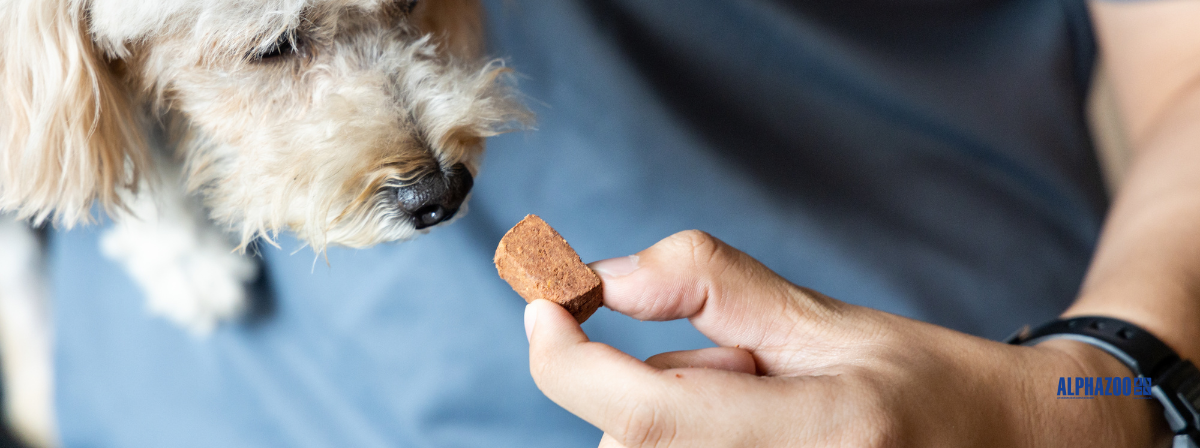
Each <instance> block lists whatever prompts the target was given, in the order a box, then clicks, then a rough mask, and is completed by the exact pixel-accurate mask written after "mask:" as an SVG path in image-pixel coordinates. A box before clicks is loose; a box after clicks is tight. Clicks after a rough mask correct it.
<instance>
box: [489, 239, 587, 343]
mask: <svg viewBox="0 0 1200 448" xmlns="http://www.w3.org/2000/svg"><path fill="white" fill-rule="evenodd" d="M493 261H495V263H496V270H497V271H499V272H500V278H503V279H504V281H506V282H508V284H509V286H512V289H513V290H515V291H517V294H520V295H521V297H523V298H525V301H526V302H533V301H534V300H537V299H546V300H549V301H551V302H554V303H557V304H559V305H562V306H563V308H566V309H567V311H569V312H570V313H571V315H572V316H575V320H577V321H579V323H583V321H585V320H587V318H588V317H591V316H592V313H594V312H596V309H598V308H600V305H601V304H602V303H603V302H604V298H603V289H602V288H603V287H602V286H601V284H600V276H598V275H596V273H595V272H592V270H591V269H589V268H588V267H587V265H585V264H583V261H582V260H580V259H579V254H577V253H575V250H574V249H571V245H569V244H567V240H565V239H563V237H562V235H559V234H558V232H556V231H554V229H553V228H551V227H550V225H549V224H546V221H543V220H542V218H539V217H538V216H537V215H527V216H525V219H522V220H521V222H518V223H517V225H515V226H513V228H512V229H510V230H509V231H508V233H505V234H504V238H502V239H500V246H499V247H497V248H496V258H495V259H494V260H493Z"/></svg>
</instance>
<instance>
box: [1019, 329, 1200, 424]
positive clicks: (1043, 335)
mask: <svg viewBox="0 0 1200 448" xmlns="http://www.w3.org/2000/svg"><path fill="white" fill-rule="evenodd" d="M1050 339H1071V340H1075V341H1079V342H1083V343H1086V344H1090V345H1093V346H1095V347H1097V348H1099V349H1101V350H1104V351H1105V352H1107V353H1108V354H1110V355H1113V356H1115V357H1116V358H1117V359H1119V360H1121V362H1122V363H1124V364H1125V366H1127V367H1129V370H1131V371H1133V374H1134V375H1137V376H1139V377H1146V378H1150V384H1151V385H1152V389H1151V391H1152V393H1153V394H1154V398H1155V399H1157V400H1158V401H1159V403H1162V406H1163V414H1164V415H1165V416H1166V418H1167V424H1168V425H1170V427H1171V431H1172V432H1174V433H1175V443H1174V445H1173V447H1174V448H1200V370H1197V369H1196V366H1195V365H1194V364H1192V363H1191V362H1190V361H1188V360H1185V359H1181V358H1180V357H1179V355H1178V354H1176V353H1175V351H1174V350H1171V348H1170V347H1167V344H1164V343H1163V342H1162V341H1160V340H1158V338H1156V337H1154V335H1152V334H1150V332H1148V331H1146V330H1143V329H1141V328H1139V327H1138V326H1136V325H1133V324H1131V323H1129V322H1125V321H1122V320H1119V319H1112V318H1108V317H1095V316H1088V317H1076V318H1072V319H1062V320H1056V321H1053V322H1050V323H1048V324H1045V325H1042V326H1041V327H1038V328H1035V329H1033V330H1030V329H1029V326H1026V327H1024V328H1022V329H1021V330H1020V331H1017V332H1016V333H1015V334H1013V335H1012V336H1010V337H1009V338H1008V340H1007V341H1006V342H1008V343H1009V344H1017V345H1034V344H1037V343H1040V342H1043V341H1047V340H1050Z"/></svg>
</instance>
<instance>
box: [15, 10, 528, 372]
mask: <svg viewBox="0 0 1200 448" xmlns="http://www.w3.org/2000/svg"><path fill="white" fill-rule="evenodd" d="M479 12H480V8H479V5H478V1H477V0H426V1H422V2H416V1H414V0H263V1H255V2H247V1H242V0H211V1H203V2H197V1H190V0H0V98H2V99H3V101H0V211H4V212H8V213H12V214H13V215H14V216H15V217H16V219H28V220H31V221H32V222H34V223H44V222H49V221H53V222H54V223H56V224H60V225H65V226H68V227H69V226H71V225H74V224H76V223H79V222H87V221H89V220H90V219H91V218H92V216H91V211H92V210H93V209H95V208H96V206H97V205H99V206H100V207H101V208H103V209H104V210H106V211H107V213H108V215H109V216H111V217H113V218H114V220H115V221H116V224H115V225H114V227H113V229H112V230H111V231H109V232H108V233H107V234H106V235H105V236H104V238H103V249H104V252H105V253H106V254H107V255H108V256H110V257H111V258H113V259H115V260H118V261H120V262H121V263H122V264H123V265H124V266H125V268H126V270H127V271H128V272H129V274H130V275H131V276H132V277H133V278H134V279H135V280H136V281H138V283H139V284H140V285H141V286H142V289H143V291H144V292H145V293H146V295H147V298H148V301H149V302H150V307H151V309H153V310H156V311H157V312H159V313H160V314H163V315H166V316H167V317H169V318H170V319H172V320H173V321H175V322H178V323H180V324H182V325H184V326H185V327H187V328H189V329H191V330H192V331H193V332H196V333H205V332H207V331H209V330H211V329H212V328H213V326H214V325H215V324H216V323H217V322H219V321H220V320H223V319H227V318H230V317H232V316H235V315H237V314H238V313H239V312H240V310H241V309H242V308H243V307H244V305H243V301H244V295H245V292H244V290H243V286H244V284H245V283H246V282H247V281H249V280H250V279H252V278H253V277H254V276H255V275H256V268H255V266H254V263H252V262H251V261H250V260H248V259H246V258H244V256H243V255H240V254H238V253H236V252H235V249H237V248H243V249H244V248H245V247H246V245H247V244H248V243H250V242H251V241H253V240H255V239H262V240H264V241H266V242H268V243H271V242H272V241H273V239H274V237H275V236H276V235H277V234H278V233H280V232H284V231H292V232H294V233H295V234H296V235H297V236H298V237H299V238H300V239H301V240H302V241H305V242H306V243H307V244H308V245H310V246H312V247H313V248H314V249H315V250H317V251H323V250H324V249H325V248H326V247H328V246H330V245H344V246H351V247H363V246H368V245H372V244H377V243H380V242H385V241H396V240H402V239H406V238H409V237H411V236H413V235H415V234H417V233H419V231H417V230H416V225H415V224H414V220H413V216H411V215H410V214H409V213H411V212H405V211H404V210H403V209H401V208H400V206H399V204H397V193H396V190H395V189H396V188H397V187H402V186H404V185H406V184H409V183H411V182H413V181H415V180H417V179H418V178H420V177H421V176H426V175H443V173H449V172H451V171H452V170H453V169H455V168H454V167H456V166H458V165H460V164H461V165H463V166H465V167H466V169H467V170H468V171H469V172H470V173H471V174H474V173H476V172H477V170H478V164H479V160H480V157H481V155H482V152H483V142H484V139H485V138H486V137H489V136H492V135H495V134H497V133H499V132H504V131H506V130H509V129H510V128H511V127H512V125H513V124H514V123H522V122H524V121H525V120H526V119H527V118H528V113H527V112H526V111H525V109H524V108H523V107H522V106H521V105H520V104H518V103H517V102H516V101H515V100H514V99H513V94H512V93H511V92H510V90H509V86H508V83H507V82H504V81H503V80H502V78H504V77H505V73H506V70H505V69H504V68H503V66H502V64H500V63H499V62H495V61H489V60H487V59H483V58H481V57H480V54H481V52H480V46H479V41H480V37H481V34H482V33H481V31H480V17H479ZM164 167H168V168H164ZM463 207H464V208H463V209H462V210H463V211H465V204H464V205H463ZM458 216H461V213H460V214H459V215H458ZM227 234H229V235H231V236H232V237H229V236H227ZM5 312H7V311H5ZM6 350H7V349H6ZM6 355H7V353H6Z"/></svg>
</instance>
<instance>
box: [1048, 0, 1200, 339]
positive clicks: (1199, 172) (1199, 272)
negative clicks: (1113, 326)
mask: <svg viewBox="0 0 1200 448" xmlns="http://www.w3.org/2000/svg"><path fill="white" fill-rule="evenodd" d="M1091 7H1092V14H1093V18H1094V21H1095V24H1096V30H1097V36H1098V38H1099V40H1100V44H1101V47H1102V49H1103V50H1104V58H1105V62H1106V68H1107V70H1108V71H1109V74H1110V75H1111V78H1112V80H1113V87H1114V88H1115V90H1116V93H1117V98H1118V100H1119V103H1120V105H1121V113H1122V115H1123V116H1124V117H1123V118H1124V121H1125V126H1126V129H1127V131H1128V132H1127V133H1128V135H1129V137H1130V143H1131V146H1132V150H1133V161H1132V166H1131V167H1130V171H1129V175H1128V177H1127V178H1126V180H1125V182H1124V184H1123V185H1121V188H1120V191H1119V194H1118V195H1117V197H1116V200H1115V201H1114V203H1113V207H1112V209H1111V210H1110V212H1109V216H1108V220H1107V221H1106V222H1105V226H1104V230H1103V234H1102V236H1101V239H1100V243H1099V245H1098V247H1097V251H1096V254H1095V256H1094V258H1093V260H1092V266H1091V268H1090V270H1089V271H1088V275H1087V278H1086V279H1085V281H1084V284H1083V288H1082V290H1081V292H1080V296H1079V299H1078V301H1077V302H1076V303H1075V304H1074V305H1073V306H1072V307H1071V308H1070V309H1068V310H1067V312H1066V314H1067V315H1070V316H1077V315H1085V314H1098V315H1108V316H1112V317H1117V318H1120V319H1124V320H1128V321H1131V322H1133V323H1134V324H1137V325H1139V326H1141V327H1143V328H1145V329H1147V330H1149V331H1150V332H1152V333H1154V334H1155V335H1156V336H1158V337H1159V338H1160V339H1162V340H1163V341H1164V342H1166V343H1167V344H1168V345H1170V346H1171V347H1172V348H1174V349H1175V350H1176V351H1177V352H1179V353H1180V355H1182V356H1184V357H1185V358H1190V359H1193V360H1200V82H1198V80H1200V32H1197V31H1196V28H1195V23H1197V20H1200V3H1196V2H1192V1H1172V0H1162V1H1142V2H1107V1H1093V2H1092V3H1091Z"/></svg>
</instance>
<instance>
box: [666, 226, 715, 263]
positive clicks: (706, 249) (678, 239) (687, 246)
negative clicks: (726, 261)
mask: <svg viewBox="0 0 1200 448" xmlns="http://www.w3.org/2000/svg"><path fill="white" fill-rule="evenodd" d="M673 240H674V243H675V246H676V247H677V248H678V249H679V250H680V251H682V252H684V253H685V254H686V255H689V256H690V257H691V259H692V262H693V263H694V264H695V265H696V266H704V265H708V264H711V263H713V262H714V261H718V260H720V259H722V258H725V257H727V256H728V251H727V250H726V248H725V243H723V242H722V241H721V240H719V239H717V238H716V237H714V236H712V235H709V234H708V232H704V231H700V230H685V231H683V232H679V233H676V234H675V235H674V236H673ZM681 255H682V254H681Z"/></svg>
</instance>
